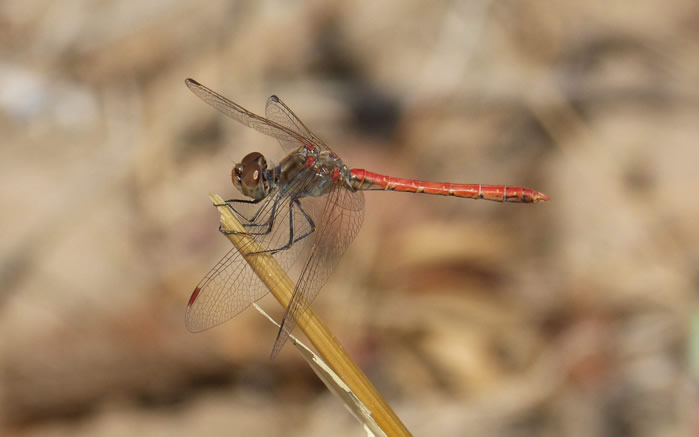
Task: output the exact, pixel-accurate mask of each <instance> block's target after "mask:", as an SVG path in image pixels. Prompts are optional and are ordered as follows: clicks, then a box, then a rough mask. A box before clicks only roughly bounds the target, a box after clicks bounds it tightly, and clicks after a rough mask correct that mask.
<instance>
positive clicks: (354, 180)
mask: <svg viewBox="0 0 699 437" xmlns="http://www.w3.org/2000/svg"><path fill="white" fill-rule="evenodd" d="M185 84H186V85H187V87H189V89H190V90H191V91H192V92H193V93H194V94H195V95H196V96H197V97H199V98H200V99H202V100H203V101H204V102H206V103H208V104H209V105H211V106H213V107H214V108H216V109H217V110H218V111H220V112H222V113H223V114H225V115H227V116H228V117H230V118H232V119H234V120H236V121H238V122H240V123H242V124H244V125H246V126H248V127H250V128H253V129H255V130H256V131H258V132H261V133H263V134H265V135H268V136H270V137H273V138H276V139H277V141H279V144H280V145H281V147H282V149H284V151H285V152H286V153H287V155H286V157H284V158H283V159H282V160H281V161H280V163H279V164H278V165H276V166H275V165H272V164H271V163H268V162H267V160H266V159H265V157H264V156H263V155H262V154H261V153H258V152H252V153H249V154H247V155H246V156H245V157H243V159H242V160H241V161H240V163H238V164H236V165H235V166H234V167H233V170H232V172H231V177H232V181H233V185H234V186H235V187H236V188H237V189H238V191H240V193H241V194H242V195H243V196H245V198H243V199H230V200H226V202H225V204H226V205H227V206H228V207H229V208H230V209H231V211H232V212H233V213H234V214H236V216H237V217H238V218H239V219H240V221H241V224H242V225H243V227H244V228H245V230H246V233H247V234H249V235H250V236H251V237H252V238H253V239H254V241H255V242H257V243H258V244H260V245H261V246H262V247H265V248H266V250H264V252H258V253H267V254H271V255H272V256H273V257H274V258H275V259H276V260H277V262H278V263H279V264H280V266H281V267H282V268H283V269H285V270H287V271H289V270H291V269H292V268H296V269H297V271H298V279H297V280H296V283H295V287H294V291H293V294H292V297H291V300H290V302H289V305H288V306H287V308H286V309H285V312H284V315H283V317H282V322H281V325H280V328H279V331H278V333H277V338H276V340H275V342H274V346H273V348H272V353H271V357H274V356H276V355H277V354H278V353H279V351H280V350H281V349H282V347H283V346H284V344H285V342H286V341H287V339H288V337H289V334H290V333H291V331H292V330H293V329H294V327H295V326H296V323H297V320H298V319H299V317H300V315H301V314H303V312H304V311H306V309H308V308H309V306H310V305H311V303H312V302H313V300H314V299H315V298H316V296H317V295H318V293H319V291H320V289H321V288H322V287H323V285H324V284H325V283H326V281H327V280H328V278H329V276H330V274H331V273H332V271H333V270H334V269H335V267H336V265H337V263H338V262H339V260H340V258H341V257H342V255H343V254H344V252H345V251H346V249H347V248H348V247H349V245H350V243H352V241H353V240H354V238H355V237H356V235H357V233H358V232H359V228H360V227H361V225H362V220H363V218H364V195H363V191H369V190H385V191H402V192H409V193H425V194H435V195H443V196H454V197H464V198H469V199H484V200H492V201H496V202H515V203H536V202H540V201H546V200H549V197H548V196H546V195H545V194H543V193H540V192H538V191H534V190H532V189H529V188H522V187H514V186H506V185H482V184H453V183H448V182H428V181H421V180H416V179H403V178H397V177H392V176H386V175H382V174H378V173H373V172H370V171H368V170H364V169H357V168H350V167H348V166H347V165H346V164H345V163H344V162H343V161H342V159H341V158H340V157H339V156H338V155H337V154H336V153H335V152H333V151H332V149H330V147H328V146H327V145H326V144H325V143H324V142H323V141H322V140H321V139H320V138H318V137H317V136H316V135H315V134H314V133H313V132H311V131H310V130H309V129H308V128H307V127H306V125H305V124H303V122H302V121H301V120H300V119H299V118H298V117H297V116H296V114H294V113H293V111H292V110H291V109H289V107H288V106H286V105H285V104H284V102H282V100H281V99H280V98H279V97H277V96H274V95H273V96H271V97H270V98H269V99H268V100H267V105H266V107H265V115H266V117H261V116H259V115H256V114H254V113H252V112H250V111H248V110H247V109H245V108H243V107H242V106H240V105H238V104H236V103H234V102H232V101H231V100H229V99H227V98H226V97H223V96H222V95H220V94H218V93H216V92H215V91H212V90H211V89H209V88H207V87H206V86H204V85H202V84H200V83H199V82H197V81H195V80H194V79H186V80H185ZM219 231H221V232H222V233H234V231H228V230H226V229H223V228H221V227H219ZM254 255H255V254H252V256H254ZM268 292H269V291H268V290H267V288H266V287H265V285H264V284H263V283H262V281H261V280H260V279H259V278H258V277H257V276H256V274H255V273H254V272H253V270H252V268H250V266H249V265H248V264H247V262H246V261H245V259H244V257H243V256H242V254H241V253H240V252H239V251H238V250H237V249H235V248H233V249H231V250H230V251H229V252H228V253H227V254H226V255H225V256H224V257H223V258H222V259H221V260H220V261H219V262H218V263H217V264H216V265H215V266H214V267H213V268H212V269H211V270H210V271H209V273H208V274H207V275H206V276H204V278H203V279H202V280H201V281H200V282H199V283H198V284H197V286H196V287H195V289H194V292H193V293H192V295H191V297H190V299H189V302H188V303H187V309H186V313H185V324H186V326H187V328H188V329H189V330H190V331H192V332H200V331H204V330H207V329H209V328H212V327H214V326H216V325H219V324H221V323H223V322H225V321H228V320H230V319H231V318H233V317H235V316H236V315H238V314H239V313H240V312H242V311H243V310H244V309H246V308H247V307H248V306H250V305H251V304H252V303H253V302H255V301H257V300H259V299H261V298H262V297H264V296H265V295H267V293H268Z"/></svg>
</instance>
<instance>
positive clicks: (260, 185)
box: [231, 152, 270, 200]
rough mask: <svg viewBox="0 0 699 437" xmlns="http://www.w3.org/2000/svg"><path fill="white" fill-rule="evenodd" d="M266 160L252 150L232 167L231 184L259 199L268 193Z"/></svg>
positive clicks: (249, 195)
mask: <svg viewBox="0 0 699 437" xmlns="http://www.w3.org/2000/svg"><path fill="white" fill-rule="evenodd" d="M267 173H268V170H267V160H266V159H265V157H264V156H262V154H261V153H258V152H252V153H248V154H247V155H245V157H244V158H243V160H242V161H241V162H240V163H239V164H236V165H235V167H233V172H232V174H231V177H232V179H233V185H235V187H236V188H237V189H238V190H239V191H240V192H241V193H243V195H245V196H247V197H252V198H253V199H255V200H261V199H264V198H265V197H267V194H268V193H269V189H270V186H269V180H268V174H267Z"/></svg>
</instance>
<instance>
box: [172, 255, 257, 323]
mask: <svg viewBox="0 0 699 437" xmlns="http://www.w3.org/2000/svg"><path fill="white" fill-rule="evenodd" d="M267 293H268V290H267V288H265V286H264V284H263V283H262V281H260V279H259V278H258V277H257V276H256V275H255V274H254V272H253V271H252V269H251V268H249V266H248V265H247V263H246V262H245V260H244V259H243V257H242V256H241V255H240V252H238V250H237V249H235V248H233V249H231V250H230V251H229V252H228V253H227V254H226V255H225V256H224V257H223V258H221V260H220V261H219V262H218V263H217V264H216V265H215V266H214V267H213V268H212V269H211V270H210V271H209V273H207V275H206V276H204V278H203V279H202V280H201V281H200V282H199V284H197V286H196V288H195V289H194V292H193V293H192V297H190V298H189V303H188V304H187V310H186V312H185V325H186V326H187V329H189V330H190V331H191V332H200V331H204V330H207V329H209V328H212V327H214V326H216V325H219V324H221V323H223V322H225V321H227V320H229V319H231V318H233V317H235V316H236V315H237V314H239V313H240V312H241V311H243V310H244V309H245V308H247V307H248V306H250V304H251V303H253V302H255V301H257V300H259V299H261V298H262V297H264V296H265V295H266V294H267Z"/></svg>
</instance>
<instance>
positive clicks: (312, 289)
mask: <svg viewBox="0 0 699 437" xmlns="http://www.w3.org/2000/svg"><path fill="white" fill-rule="evenodd" d="M308 200H312V201H315V200H324V201H325V202H324V205H323V206H322V208H319V209H318V210H320V211H322V212H321V214H320V218H319V219H318V220H316V231H315V232H314V234H313V244H312V246H311V247H310V254H309V257H308V260H307V261H306V263H305V264H304V266H303V269H302V271H301V274H300V276H299V280H298V282H297V283H296V288H295V290H294V294H293V296H292V298H291V302H290V303H289V306H288V308H287V309H286V312H285V313H284V318H283V319H282V324H281V328H280V329H279V333H278V334H277V340H276V341H275V343H274V348H273V349H272V357H274V356H275V355H276V354H277V353H279V351H280V350H281V348H282V347H283V346H284V343H285V342H286V340H287V339H288V337H289V334H290V333H291V331H292V330H293V329H294V327H295V326H296V323H297V321H298V318H299V316H300V315H301V314H303V312H304V311H305V310H306V309H307V308H308V307H309V306H310V304H311V302H313V300H314V299H315V298H316V296H317V295H318V292H319V291H320V289H321V288H322V287H323V285H324V284H325V283H326V282H327V280H328V277H329V276H330V274H331V273H332V272H333V270H334V269H335V267H336V266H337V263H338V261H339V260H340V258H341V257H342V255H343V254H344V253H345V251H346V250H347V248H348V247H349V245H350V244H351V243H352V241H353V240H354V238H355V237H356V236H357V233H358V232H359V228H360V227H361V225H362V221H363V219H364V195H363V194H362V192H361V191H356V192H352V191H350V190H347V189H345V188H344V187H343V186H341V185H339V184H338V185H335V186H334V188H333V190H332V191H331V192H330V193H329V194H328V195H327V196H325V197H320V198H314V199H308Z"/></svg>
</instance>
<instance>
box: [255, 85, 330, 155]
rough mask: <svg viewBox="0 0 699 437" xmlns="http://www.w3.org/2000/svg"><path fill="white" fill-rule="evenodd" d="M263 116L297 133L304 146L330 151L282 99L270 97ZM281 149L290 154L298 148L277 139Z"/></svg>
mask: <svg viewBox="0 0 699 437" xmlns="http://www.w3.org/2000/svg"><path fill="white" fill-rule="evenodd" d="M265 116H266V117H267V118H268V119H270V120H271V121H273V122H275V123H277V124H279V125H281V126H284V127H285V128H287V129H289V130H291V131H294V132H297V133H299V134H300V135H301V136H303V137H304V138H306V142H305V144H312V145H315V146H317V147H318V148H320V149H324V150H330V148H329V147H328V146H327V145H326V144H325V143H324V142H323V140H321V139H320V138H318V137H317V136H316V135H315V134H314V133H313V132H311V130H310V129H309V128H308V127H306V125H305V124H303V122H302V121H301V119H299V118H298V117H297V116H296V114H294V111H292V110H291V108H289V107H288V106H286V104H284V102H283V101H282V99H280V98H279V97H277V96H271V97H270V98H269V99H267V105H266V106H265ZM279 142H280V143H281V145H282V148H283V149H284V150H286V151H287V152H291V151H293V150H295V149H297V148H298V143H293V142H291V143H289V142H287V141H284V140H282V139H279Z"/></svg>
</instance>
